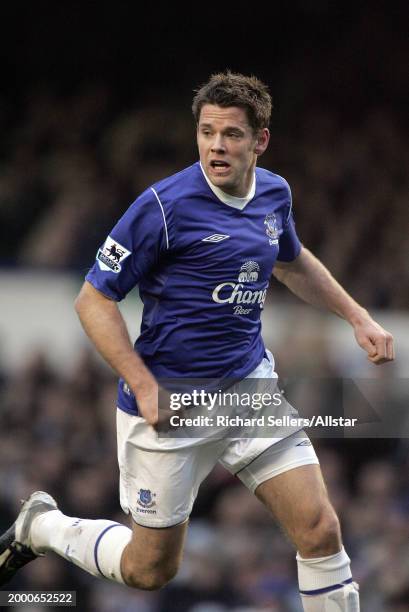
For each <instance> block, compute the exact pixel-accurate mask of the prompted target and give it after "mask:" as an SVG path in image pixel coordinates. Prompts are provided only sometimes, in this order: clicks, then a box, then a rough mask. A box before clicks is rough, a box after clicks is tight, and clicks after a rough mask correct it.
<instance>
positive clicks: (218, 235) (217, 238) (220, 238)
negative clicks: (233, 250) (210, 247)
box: [202, 234, 230, 242]
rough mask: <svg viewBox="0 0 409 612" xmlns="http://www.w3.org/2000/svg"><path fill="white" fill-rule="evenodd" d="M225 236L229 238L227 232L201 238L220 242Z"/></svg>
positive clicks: (206, 240) (205, 240) (203, 240)
mask: <svg viewBox="0 0 409 612" xmlns="http://www.w3.org/2000/svg"><path fill="white" fill-rule="evenodd" d="M227 238H230V236H228V235H227V234H212V235H211V236H208V237H207V238H203V239H202V242H221V241H222V240H226V239H227Z"/></svg>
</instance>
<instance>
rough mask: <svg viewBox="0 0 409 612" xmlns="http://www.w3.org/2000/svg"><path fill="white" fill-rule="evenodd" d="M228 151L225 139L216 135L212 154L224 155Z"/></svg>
mask: <svg viewBox="0 0 409 612" xmlns="http://www.w3.org/2000/svg"><path fill="white" fill-rule="evenodd" d="M225 150H226V147H225V144H224V138H223V136H222V135H221V134H215V136H214V139H213V142H212V153H224V152H225Z"/></svg>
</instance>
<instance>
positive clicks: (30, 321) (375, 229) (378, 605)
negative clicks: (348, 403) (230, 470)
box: [0, 0, 409, 612]
mask: <svg viewBox="0 0 409 612" xmlns="http://www.w3.org/2000/svg"><path fill="white" fill-rule="evenodd" d="M405 6H406V3H403V2H399V1H398V2H394V3H390V4H387V3H385V4H383V3H379V2H371V3H370V2H358V3H355V4H354V5H351V7H350V8H348V6H347V5H345V3H327V2H324V1H322V0H317V1H315V2H310V3H308V2H307V3H305V2H301V1H296V2H292V3H288V4H285V3H273V4H272V5H271V7H270V8H271V11H270V12H269V13H268V14H267V12H266V11H267V9H266V8H265V7H261V6H260V7H258V6H256V5H255V6H252V7H249V6H248V5H245V4H240V3H235V4H234V5H228V4H226V3H223V6H222V7H220V6H217V5H211V4H209V5H206V6H200V5H199V6H197V7H196V8H195V10H194V11H193V10H189V9H186V8H184V9H182V8H179V7H178V5H177V4H175V3H174V4H172V5H170V4H169V5H165V6H161V5H158V4H153V3H152V4H151V5H149V6H148V5H143V6H142V5H141V6H140V7H139V8H138V9H137V11H136V12H135V10H133V9H135V7H132V5H131V3H128V2H120V3H108V2H106V3H103V2H98V3H96V2H85V3H79V2H61V3H51V2H42V1H38V2H36V3H32V4H23V3H20V2H16V3H13V4H11V3H9V4H7V5H5V4H4V5H3V6H2V8H1V9H0V11H1V13H0V34H1V41H0V45H1V46H0V49H1V57H2V61H1V66H2V74H1V85H0V133H1V139H0V265H1V269H0V300H1V304H2V307H1V312H2V317H1V320H0V385H1V400H0V402H1V403H0V483H1V493H0V527H1V529H4V528H6V527H7V526H8V524H9V523H10V522H11V521H12V520H13V517H14V515H15V512H16V509H17V507H18V505H19V504H18V500H19V499H20V498H21V497H24V496H25V495H26V494H27V493H28V492H30V491H31V490H33V489H36V488H41V489H46V490H48V491H50V492H51V493H52V494H53V495H55V496H56V498H57V499H58V500H59V502H60V503H61V507H62V509H63V510H64V511H65V512H66V513H71V514H72V515H76V516H86V517H94V518H98V517H105V518H109V517H112V518H115V519H117V520H120V521H121V520H123V515H122V513H121V511H120V507H119V502H118V494H117V466H116V458H115V450H116V449H115V435H114V409H113V406H114V398H115V378H114V377H113V375H112V374H111V373H110V372H109V371H108V370H107V368H106V367H104V366H103V364H102V363H101V361H100V360H99V359H98V358H97V357H96V356H95V353H94V352H93V350H92V349H91V347H90V345H89V344H88V343H87V341H86V339H85V337H84V335H83V333H82V331H81V330H80V327H79V324H78V323H77V321H76V319H75V316H74V314H73V310H72V301H73V299H74V296H75V293H76V291H77V290H78V288H79V287H80V284H81V282H82V278H83V276H84V274H85V272H86V270H87V268H88V267H89V266H90V265H91V262H92V260H93V257H94V253H95V251H96V248H97V246H98V244H99V242H101V241H102V239H103V237H104V236H105V234H106V232H107V231H108V230H109V229H110V227H111V226H112V223H113V221H114V220H115V219H116V218H117V217H118V216H119V215H120V214H121V213H122V212H123V211H124V210H125V209H126V208H127V206H128V205H129V203H130V202H131V201H132V200H133V199H134V198H135V196H136V195H137V194H138V193H139V192H140V191H141V190H142V189H144V188H145V187H146V186H148V185H149V184H150V183H151V182H152V181H154V180H157V179H159V178H161V177H163V176H165V175H166V174H169V173H172V172H174V171H177V170H178V169H180V168H182V167H183V166H184V165H187V164H189V163H191V162H192V161H194V160H195V159H196V152H195V144H194V125H193V120H192V119H191V116H190V103H191V97H192V90H193V88H194V87H196V86H198V85H200V84H201V83H202V82H203V81H205V80H206V79H207V77H208V75H209V73H210V72H214V71H217V70H223V69H225V68H227V67H228V68H230V69H232V70H237V71H242V72H245V73H248V72H252V73H255V74H256V75H258V76H259V77H260V78H262V79H263V80H265V81H266V82H267V83H268V84H269V86H270V89H271V92H272V95H273V100H274V106H275V110H274V113H273V118H272V125H271V130H272V142H271V146H270V150H269V152H268V153H266V154H265V156H264V157H263V158H262V159H261V160H260V162H261V163H260V165H263V166H265V167H267V168H269V169H272V170H274V171H276V172H278V173H279V174H282V175H283V176H285V177H286V178H287V179H288V181H289V182H290V184H291V186H292V190H293V196H294V206H295V214H296V221H297V227H298V231H299V234H300V236H301V238H302V240H303V242H304V243H305V244H306V246H308V247H310V248H311V249H312V250H313V251H314V252H315V253H316V254H317V255H318V256H319V257H320V258H321V259H322V260H323V261H324V263H325V264H326V265H327V266H328V267H329V268H330V270H331V271H332V272H333V273H334V274H335V275H336V277H337V278H338V279H339V280H340V281H341V282H342V283H343V284H344V285H345V287H346V288H347V289H348V290H349V291H350V292H351V293H352V294H353V295H354V297H356V298H357V299H358V300H359V301H360V302H362V303H363V304H364V305H365V306H366V307H368V308H370V309H371V311H373V312H374V313H376V316H377V318H378V320H379V322H380V323H382V324H384V325H385V326H386V327H387V328H388V329H390V330H391V331H392V332H393V333H394V334H395V336H396V342H397V354H398V359H397V361H396V363H395V364H389V365H387V366H383V368H374V367H371V366H370V365H367V364H366V361H365V357H364V354H363V353H362V352H361V351H360V350H359V349H358V348H356V347H355V345H354V341H353V339H352V334H351V332H350V330H349V328H348V326H347V324H345V323H344V322H342V321H339V320H337V319H336V318H335V317H328V316H326V315H323V314H321V313H319V312H317V311H314V310H313V309H312V308H309V307H307V306H302V305H300V303H299V302H298V301H297V300H296V299H295V298H294V297H292V296H290V295H289V293H288V292H287V291H286V290H285V289H283V288H281V287H280V286H279V285H278V283H272V287H271V289H270V294H269V301H268V304H267V307H266V311H265V313H264V329H265V333H264V335H265V338H266V341H267V344H268V346H269V347H270V348H271V349H272V350H273V352H274V354H275V356H276V360H277V362H278V371H279V373H280V375H282V376H283V377H286V376H290V375H291V376H311V377H314V376H318V377H326V376H329V377H334V378H337V377H338V378H339V377H348V376H358V377H363V378H364V377H369V378H380V379H384V380H387V381H388V383H389V387H390V392H389V395H388V401H387V404H388V406H389V405H390V408H391V410H399V409H402V408H403V409H406V407H407V399H406V398H405V397H404V396H403V395H402V393H401V392H400V393H394V392H393V389H394V388H395V383H394V381H396V380H400V381H402V379H405V378H406V379H407V378H408V374H409V372H408V369H409V367H408V365H407V364H408V359H407V358H408V357H409V318H408V314H407V308H408V306H409V293H408V284H409V283H408V281H409V266H408V260H409V257H408V255H409V247H408V229H409V212H408V211H409V207H408V206H407V195H408V182H409V181H408V174H407V168H408V167H409V163H408V162H409V155H408V148H407V127H408V122H407V100H408V93H409V92H408V80H407V65H408V59H409V56H408V39H407V30H406V27H407V17H408V12H407V11H406V12H405ZM124 312H125V315H126V317H127V319H128V320H129V321H130V326H131V330H132V335H133V336H135V334H136V333H137V324H138V320H139V317H140V303H139V301H138V298H137V295H133V296H131V297H130V299H129V301H128V303H127V304H126V306H125V310H124ZM397 387H399V388H400V389H402V385H398V386H397ZM406 388H407V387H406ZM305 399H306V400H309V401H310V402H312V403H313V402H314V401H315V399H319V401H320V402H322V403H325V402H328V403H330V402H332V401H333V399H334V389H333V388H331V386H330V385H328V386H327V387H326V388H325V394H324V391H322V393H321V392H320V397H319V398H314V397H313V398H305ZM316 446H317V450H318V453H319V456H320V459H321V463H322V467H323V471H324V473H325V476H326V479H327V483H328V487H329V489H330V492H331V495H332V499H333V501H334V504H335V506H336V508H337V511H338V513H339V515H340V518H341V521H342V524H343V529H344V536H345V541H346V545H347V548H348V551H349V554H350V556H351V557H352V559H353V564H354V565H353V567H354V575H355V578H356V579H357V580H358V582H359V583H360V585H361V597H362V609H363V610H364V611H371V612H403V611H407V610H409V476H408V467H409V461H408V453H409V445H408V442H407V440H406V439H404V438H400V439H399V438H383V439H366V440H365V439H363V440H360V439H354V440H331V439H325V440H319V441H317V444H316ZM10 587H11V588H15V589H18V590H20V589H38V590H40V589H48V590H50V589H70V588H71V589H75V590H77V592H78V609H80V610H84V611H87V612H88V611H93V610H98V611H99V612H111V611H112V612H113V611H120V612H125V611H128V610H137V611H138V612H176V611H177V612H184V611H186V612H226V611H236V612H238V611H239V610H240V611H244V610H247V611H250V610H252V611H253V610H254V611H256V610H257V611H261V610H269V611H279V612H297V611H299V610H300V607H299V603H298V599H297V589H296V567H295V560H294V551H293V550H292V549H291V547H290V546H289V544H288V543H287V542H286V541H285V539H284V537H283V536H282V534H281V533H280V532H279V530H278V529H277V528H276V527H275V526H274V524H273V523H272V522H271V520H270V518H269V517H268V516H267V514H266V512H265V511H264V510H263V509H262V508H261V507H260V506H259V504H258V503H257V502H255V500H254V499H253V498H252V497H251V495H250V494H248V493H247V491H246V490H245V489H244V488H243V487H242V486H241V485H240V484H239V485H238V484H237V483H236V482H235V480H234V479H233V478H231V477H230V476H229V475H227V474H226V473H224V472H223V471H222V470H219V469H216V470H215V471H214V472H213V474H212V475H211V476H210V477H209V478H208V479H207V481H206V482H205V484H204V485H203V487H202V489H201V492H200V494H199V498H198V501H197V504H196V507H195V510H194V514H193V518H192V522H191V527H190V535H189V539H188V544H187V551H186V556H185V562H184V565H183V567H182V569H181V571H180V574H179V576H178V578H177V579H176V580H175V581H174V582H173V583H172V584H171V585H169V586H168V587H166V588H165V589H163V590H162V591H160V592H158V593H142V592H140V593H139V592H133V591H131V590H130V589H125V588H121V587H118V586H117V585H115V584H113V583H105V582H103V581H98V580H97V579H95V578H93V577H91V576H89V575H87V574H85V573H82V572H80V571H79V570H77V569H76V568H74V567H72V566H70V565H69V564H67V563H65V562H63V561H60V559H58V558H56V557H55V556H53V555H49V556H47V557H45V558H44V559H42V560H40V561H38V562H36V563H33V564H31V565H30V566H28V567H27V568H26V569H25V570H24V571H22V572H21V573H20V574H19V575H18V576H17V577H16V579H15V580H14V582H13V583H12V584H11V585H10ZM39 610H40V608H39Z"/></svg>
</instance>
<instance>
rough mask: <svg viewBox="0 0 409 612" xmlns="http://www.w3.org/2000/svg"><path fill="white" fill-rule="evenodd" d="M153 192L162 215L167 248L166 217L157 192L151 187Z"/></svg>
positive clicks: (167, 246)
mask: <svg viewBox="0 0 409 612" xmlns="http://www.w3.org/2000/svg"><path fill="white" fill-rule="evenodd" d="M151 189H152V191H153V193H154V194H155V196H156V199H157V200H158V204H159V206H160V209H161V211H162V216H163V223H164V225H165V235H166V248H167V249H169V236H168V226H167V225H166V217H165V211H164V210H163V206H162V202H161V201H160V199H159V196H158V194H157V193H156V191H155V190H154V188H153V187H151Z"/></svg>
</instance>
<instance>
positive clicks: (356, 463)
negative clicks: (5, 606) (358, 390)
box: [0, 343, 409, 612]
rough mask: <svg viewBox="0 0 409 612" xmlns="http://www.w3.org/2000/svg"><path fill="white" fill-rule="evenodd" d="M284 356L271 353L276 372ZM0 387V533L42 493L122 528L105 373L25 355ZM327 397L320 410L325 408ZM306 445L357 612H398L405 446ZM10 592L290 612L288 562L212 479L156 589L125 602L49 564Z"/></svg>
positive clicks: (229, 483) (291, 570) (179, 609)
mask: <svg viewBox="0 0 409 612" xmlns="http://www.w3.org/2000/svg"><path fill="white" fill-rule="evenodd" d="M285 347H286V343H284V345H283V346H282V347H278V350H277V358H278V362H280V355H281V354H283V355H284V353H285V352H286V348H285ZM323 367H324V363H321V364H320V372H321V375H322V368H323ZM327 371H328V370H327ZM0 384H1V398H2V399H1V406H0V487H1V491H2V495H1V498H0V531H3V530H4V529H6V528H7V527H8V525H9V524H10V523H11V522H12V521H13V520H14V517H15V514H16V512H17V511H18V507H19V500H20V499H22V498H24V497H26V496H27V495H28V494H29V493H30V492H32V491H33V490H35V489H43V490H46V491H49V492H50V493H51V494H52V495H53V496H55V497H56V499H57V500H58V502H59V505H60V507H61V509H62V510H63V512H65V513H66V514H68V515H71V516H80V517H86V518H111V519H113V520H117V521H119V522H127V521H128V518H127V517H126V516H125V515H124V514H123V512H122V511H121V509H120V506H119V499H118V467H117V463H116V439H115V397H116V380H115V379H114V377H113V375H112V374H111V372H110V371H109V370H108V369H107V368H106V367H105V366H104V365H103V364H101V362H100V361H99V360H96V358H95V356H94V354H93V353H89V352H87V351H84V353H83V354H82V355H80V356H79V358H78V361H77V363H76V364H75V367H74V368H73V369H72V370H71V371H67V372H66V373H65V375H61V374H57V373H56V371H55V370H54V369H53V367H52V364H50V363H48V362H47V358H46V357H45V355H43V354H41V353H30V354H29V355H27V360H26V363H25V364H24V365H22V366H21V368H20V370H19V371H17V372H15V373H14V374H13V375H12V376H9V377H7V378H6V377H5V376H3V377H2V378H1V383H0ZM327 392H328V396H327V397H326V398H323V399H324V401H325V400H327V401H330V399H331V393H332V391H331V390H330V389H328V390H327ZM314 444H315V447H316V449H317V452H318V455H319V458H320V461H321V465H322V469H323V472H324V476H325V478H326V481H327V484H328V488H329V491H330V495H331V498H332V501H333V503H334V505H335V507H336V510H337V512H338V514H339V516H340V519H341V523H342V528H343V533H344V540H345V545H346V547H347V550H348V553H349V555H350V556H351V558H352V562H353V571H354V577H355V579H356V580H357V581H358V582H359V584H360V589H361V601H362V604H361V605H362V610H368V611H369V610H370V611H371V612H404V611H407V610H408V609H409V607H408V602H409V545H408V542H409V469H408V468H409V458H408V457H409V453H408V450H409V448H408V444H407V442H405V441H404V440H400V441H397V440H362V439H361V440H331V439H326V440H323V439H321V440H315V441H314ZM10 588H12V589H16V590H23V589H30V590H55V589H59V590H64V589H66V590H75V591H77V609H78V610H81V611H84V612H94V611H95V612H128V611H129V612H130V611H131V610H132V611H134V610H137V612H257V611H258V612H300V611H301V608H300V602H299V597H298V590H297V575H296V561H295V550H293V548H292V547H291V545H290V544H289V543H288V541H287V540H286V538H285V536H284V535H283V534H282V533H281V531H280V530H279V529H278V527H277V526H276V525H275V523H274V522H273V520H272V519H271V517H270V516H269V515H268V513H267V511H266V510H265V509H264V508H263V507H262V505H261V504H260V503H259V502H258V501H257V500H256V498H255V497H254V496H253V495H251V494H250V493H249V492H248V491H247V489H245V487H244V486H243V485H242V484H241V483H240V482H239V481H238V480H237V479H235V477H233V476H231V475H230V474H229V473H228V472H226V471H225V470H224V469H223V468H222V467H216V469H215V470H214V471H213V472H212V473H211V474H210V476H209V477H208V478H207V479H206V481H205V482H204V483H203V485H202V487H201V489H200V492H199V496H198V499H197V503H196V505H195V508H194V512H193V515H192V520H191V524H190V527H189V536H188V540H187V546H186V553H185V557H184V562H183V565H182V568H181V570H180V572H179V575H178V576H177V578H176V579H175V580H174V581H173V582H172V583H170V584H169V585H168V586H167V587H165V588H164V589H162V590H160V591H158V592H147V593H145V592H140V591H133V590H131V589H128V588H125V587H121V586H119V585H116V584H115V583H112V582H105V581H103V580H99V579H97V578H94V577H92V576H90V575H89V574H86V573H85V572H83V571H80V570H79V569H77V568H76V567H75V566H73V565H71V564H69V563H67V562H65V561H63V560H62V559H60V558H59V557H57V556H56V555H54V554H51V553H50V554H48V555H46V556H45V557H44V558H41V559H40V560H37V561H35V562H34V563H31V564H29V565H28V566H27V567H26V568H24V570H22V571H21V572H19V573H18V574H17V576H16V577H15V579H14V580H13V582H12V583H10ZM44 610H46V608H44ZM40 611H41V608H38V610H37V612H40ZM41 612H42V611H41Z"/></svg>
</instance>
